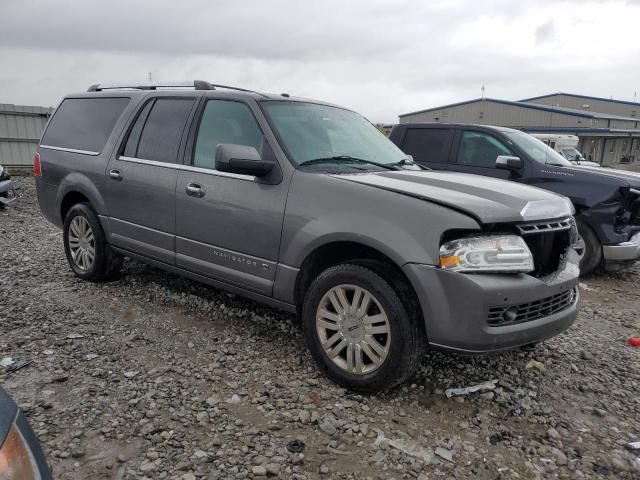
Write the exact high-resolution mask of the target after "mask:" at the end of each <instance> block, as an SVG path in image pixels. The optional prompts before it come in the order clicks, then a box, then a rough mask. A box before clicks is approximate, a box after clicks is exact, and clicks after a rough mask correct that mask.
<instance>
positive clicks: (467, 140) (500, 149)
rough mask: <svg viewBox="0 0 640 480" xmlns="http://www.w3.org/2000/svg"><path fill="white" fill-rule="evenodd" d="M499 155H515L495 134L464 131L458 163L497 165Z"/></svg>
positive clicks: (474, 165)
mask: <svg viewBox="0 0 640 480" xmlns="http://www.w3.org/2000/svg"><path fill="white" fill-rule="evenodd" d="M499 155H513V153H512V152H511V150H510V149H509V148H508V147H507V146H506V145H505V144H504V143H502V142H501V141H500V140H498V139H497V138H496V137H494V136H493V135H489V134H487V133H483V132H473V131H469V130H465V131H464V132H462V138H461V140H460V148H459V149H458V163H459V164H460V165H469V166H472V167H485V168H489V167H495V166H496V159H497V158H498V156H499Z"/></svg>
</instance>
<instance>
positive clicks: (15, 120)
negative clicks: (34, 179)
mask: <svg viewBox="0 0 640 480" xmlns="http://www.w3.org/2000/svg"><path fill="white" fill-rule="evenodd" d="M52 112H53V108H45V107H34V106H28V105H11V104H5V103H0V165H4V166H9V167H29V166H31V165H32V163H33V155H34V154H35V152H36V148H37V147H38V142H39V141H40V136H41V135H42V131H43V130H44V126H45V125H46V123H47V120H48V119H49V116H50V115H51V113H52Z"/></svg>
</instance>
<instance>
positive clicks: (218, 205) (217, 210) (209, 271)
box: [176, 99, 288, 295]
mask: <svg viewBox="0 0 640 480" xmlns="http://www.w3.org/2000/svg"><path fill="white" fill-rule="evenodd" d="M219 144H237V145H247V146H252V147H255V148H256V149H257V150H258V151H259V152H261V154H262V156H263V158H266V157H267V156H269V155H270V152H271V150H270V147H269V145H268V143H267V141H266V139H265V137H264V135H263V132H262V130H261V129H260V126H259V125H258V122H257V121H256V119H255V117H254V115H253V113H252V111H251V109H250V108H249V106H248V105H247V104H245V103H243V102H239V101H229V100H214V99H212V100H208V101H207V103H206V104H205V106H204V108H203V110H202V114H201V118H200V122H199V126H198V129H197V133H196V137H195V140H194V146H193V154H192V155H190V156H189V155H187V157H186V158H187V160H186V161H185V163H186V165H184V166H183V167H181V170H179V171H178V181H177V188H176V235H177V236H176V263H177V265H178V266H180V267H183V268H186V269H188V270H191V271H193V272H196V273H199V274H202V275H206V276H208V277H211V278H214V279H217V280H221V281H224V282H226V283H230V284H233V285H236V286H239V287H242V288H245V289H248V290H252V291H254V292H257V293H261V294H263V295H271V293H272V287H273V282H274V279H275V271H276V262H277V260H278V251H279V248H280V234H281V231H282V222H283V218H284V208H285V202H286V197H287V188H288V185H287V184H285V182H280V183H279V184H276V185H273V184H267V183H261V182H260V180H259V179H257V178H255V177H252V176H249V175H239V174H232V173H226V172H220V171H217V170H216V169H215V151H216V147H217V146H218V145H219Z"/></svg>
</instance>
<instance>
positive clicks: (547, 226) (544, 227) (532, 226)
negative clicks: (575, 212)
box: [518, 217, 574, 235]
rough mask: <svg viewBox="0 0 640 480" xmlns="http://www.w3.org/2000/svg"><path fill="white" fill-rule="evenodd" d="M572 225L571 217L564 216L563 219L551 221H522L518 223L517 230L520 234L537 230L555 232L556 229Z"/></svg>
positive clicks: (567, 227)
mask: <svg viewBox="0 0 640 480" xmlns="http://www.w3.org/2000/svg"><path fill="white" fill-rule="evenodd" d="M573 225H574V221H573V218H571V217H569V218H565V219H563V220H555V221H552V222H542V223H523V224H520V225H518V230H520V233H521V234H522V235H527V234H529V233H538V232H555V231H558V230H569V229H570V228H571V227H572V226H573Z"/></svg>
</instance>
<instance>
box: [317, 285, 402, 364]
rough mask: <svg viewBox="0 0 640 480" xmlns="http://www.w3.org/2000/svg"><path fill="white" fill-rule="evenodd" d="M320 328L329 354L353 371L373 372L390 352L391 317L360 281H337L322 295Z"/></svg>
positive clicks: (319, 315)
mask: <svg viewBox="0 0 640 480" xmlns="http://www.w3.org/2000/svg"><path fill="white" fill-rule="evenodd" d="M316 331H317V333H318V337H319V339H320V343H321V345H322V348H323V349H324V351H325V353H326V354H327V356H328V357H329V358H330V359H331V360H332V361H333V362H334V363H335V364H336V365H337V366H339V367H340V368H341V369H343V370H345V371H347V372H349V373H352V374H356V375H364V374H367V373H371V372H373V371H374V370H376V369H378V368H379V367H380V366H381V365H382V364H383V363H384V361H385V359H386V358H387V355H388V354H389V348H390V346H391V325H390V323H389V318H388V316H387V314H386V312H385V311H384V309H383V308H382V306H381V305H380V302H379V301H378V300H377V299H376V298H375V296H374V295H373V294H372V293H371V292H369V291H368V290H366V289H364V288H362V287H359V286H357V285H350V284H345V285H337V286H335V287H333V288H331V289H330V290H329V291H328V292H327V293H326V294H325V295H324V296H323V297H322V299H321V300H320V303H319V305H318V309H317V312H316Z"/></svg>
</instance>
